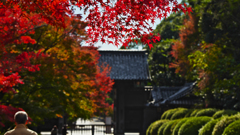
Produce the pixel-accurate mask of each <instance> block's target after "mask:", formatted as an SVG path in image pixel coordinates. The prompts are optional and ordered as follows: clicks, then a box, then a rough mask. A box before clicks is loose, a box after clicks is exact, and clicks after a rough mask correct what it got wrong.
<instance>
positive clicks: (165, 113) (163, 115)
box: [161, 109, 172, 120]
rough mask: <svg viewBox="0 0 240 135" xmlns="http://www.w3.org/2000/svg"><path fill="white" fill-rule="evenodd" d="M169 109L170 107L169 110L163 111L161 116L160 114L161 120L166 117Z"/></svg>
mask: <svg viewBox="0 0 240 135" xmlns="http://www.w3.org/2000/svg"><path fill="white" fill-rule="evenodd" d="M171 110H172V109H169V110H167V111H165V112H163V114H162V116H161V119H162V120H163V119H166V117H167V114H168V112H169V111H171Z"/></svg>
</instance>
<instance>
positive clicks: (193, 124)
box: [178, 116, 212, 135]
mask: <svg viewBox="0 0 240 135" xmlns="http://www.w3.org/2000/svg"><path fill="white" fill-rule="evenodd" d="M211 120H212V118H211V117H207V116H202V117H191V118H189V119H188V120H187V121H186V122H185V123H184V124H183V125H182V126H181V127H180V129H179V131H178V135H198V130H199V129H200V128H201V127H202V126H203V125H205V124H206V123H207V122H209V121H211Z"/></svg>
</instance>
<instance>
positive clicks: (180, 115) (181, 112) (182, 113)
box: [171, 108, 189, 120]
mask: <svg viewBox="0 0 240 135" xmlns="http://www.w3.org/2000/svg"><path fill="white" fill-rule="evenodd" d="M188 111H189V110H188V109H186V108H182V109H178V110H177V111H176V112H175V113H174V114H173V115H172V117H171V120H175V119H180V118H184V117H185V115H186V114H187V113H188Z"/></svg>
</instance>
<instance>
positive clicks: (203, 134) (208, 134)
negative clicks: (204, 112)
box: [198, 119, 220, 135]
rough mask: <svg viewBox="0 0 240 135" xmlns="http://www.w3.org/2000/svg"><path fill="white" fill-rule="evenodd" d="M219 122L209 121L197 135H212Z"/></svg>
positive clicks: (216, 120)
mask: <svg viewBox="0 0 240 135" xmlns="http://www.w3.org/2000/svg"><path fill="white" fill-rule="evenodd" d="M218 121H220V119H215V120H211V121H209V122H208V123H207V124H205V125H204V126H203V127H202V128H201V129H200V130H199V134H198V135H212V132H213V128H214V126H215V125H216V123H217V122H218Z"/></svg>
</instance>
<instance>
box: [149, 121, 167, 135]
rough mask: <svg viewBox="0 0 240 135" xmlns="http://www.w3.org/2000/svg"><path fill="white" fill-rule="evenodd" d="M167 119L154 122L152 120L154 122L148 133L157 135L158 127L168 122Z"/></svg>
mask: <svg viewBox="0 0 240 135" xmlns="http://www.w3.org/2000/svg"><path fill="white" fill-rule="evenodd" d="M168 121H169V120H158V121H156V122H154V124H153V125H152V128H151V129H150V131H149V133H150V134H149V135H157V134H158V129H159V128H160V127H161V126H162V125H163V124H164V123H166V122H168Z"/></svg>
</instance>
